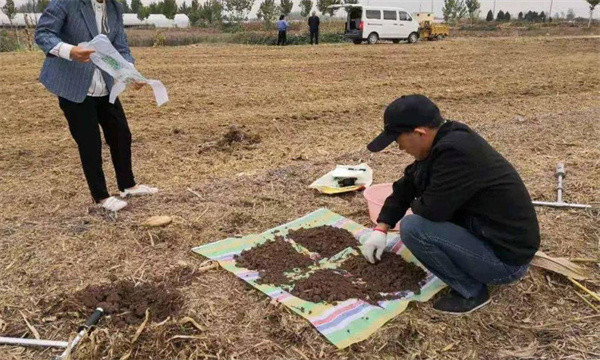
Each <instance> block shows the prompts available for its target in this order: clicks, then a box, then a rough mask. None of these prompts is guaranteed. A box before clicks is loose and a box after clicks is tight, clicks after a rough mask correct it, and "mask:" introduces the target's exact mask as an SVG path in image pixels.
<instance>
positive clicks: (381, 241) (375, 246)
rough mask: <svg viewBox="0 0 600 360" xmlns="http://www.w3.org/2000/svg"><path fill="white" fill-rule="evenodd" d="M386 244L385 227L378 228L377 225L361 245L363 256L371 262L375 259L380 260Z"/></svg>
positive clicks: (373, 262)
mask: <svg viewBox="0 0 600 360" xmlns="http://www.w3.org/2000/svg"><path fill="white" fill-rule="evenodd" d="M386 244H387V229H385V230H384V229H380V228H379V226H378V227H376V228H375V229H373V232H372V233H371V235H370V236H369V238H368V239H367V241H365V243H364V244H363V245H362V247H361V252H362V254H363V256H364V257H365V258H366V259H367V260H368V261H369V262H370V263H371V264H375V259H377V260H381V255H382V254H383V250H385V246H386Z"/></svg>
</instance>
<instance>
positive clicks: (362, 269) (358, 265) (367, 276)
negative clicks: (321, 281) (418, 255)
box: [342, 252, 427, 299]
mask: <svg viewBox="0 0 600 360" xmlns="http://www.w3.org/2000/svg"><path fill="white" fill-rule="evenodd" d="M342 269H344V270H346V271H348V272H350V273H351V274H352V275H354V276H355V277H358V278H360V279H361V280H362V281H364V282H365V283H366V284H367V285H368V287H369V290H370V291H371V293H372V294H373V296H375V294H378V293H394V292H399V291H407V290H408V291H412V292H414V293H415V294H419V293H420V290H421V286H420V285H419V284H420V283H421V282H422V281H423V280H424V279H425V277H426V276H427V273H425V271H423V269H421V268H420V267H418V266H417V265H415V264H412V263H409V262H407V261H406V260H404V259H403V258H402V257H401V256H398V255H396V254H393V253H389V252H385V253H383V255H382V256H381V261H378V262H377V263H376V264H371V263H369V262H368V261H367V260H366V259H365V258H364V257H362V256H353V257H351V258H349V259H347V260H346V261H345V262H344V263H343V264H342ZM385 298H387V299H389V298H390V297H385Z"/></svg>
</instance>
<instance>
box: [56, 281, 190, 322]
mask: <svg viewBox="0 0 600 360" xmlns="http://www.w3.org/2000/svg"><path fill="white" fill-rule="evenodd" d="M73 298H74V301H75V304H76V310H78V311H80V312H81V313H82V314H87V315H89V314H91V313H92V312H93V311H94V309H96V308H97V307H101V308H102V309H104V312H105V313H106V314H107V315H112V316H111V318H112V321H113V323H114V324H115V325H116V326H118V327H123V326H126V325H131V324H140V323H142V322H143V321H144V319H145V317H146V309H148V308H149V309H150V315H151V319H152V321H155V322H160V321H163V320H165V319H166V318H167V317H169V315H174V314H176V313H177V312H178V310H179V309H180V308H181V305H182V303H183V299H182V296H181V293H180V292H179V291H177V290H176V289H174V288H172V287H170V286H167V285H165V284H151V283H145V284H139V285H138V286H135V283H134V282H133V281H125V280H122V281H118V282H116V283H112V284H109V285H101V286H88V287H87V288H85V289H83V290H81V291H79V292H77V293H75V294H74V296H73ZM67 306H68V305H67ZM67 310H68V309H67Z"/></svg>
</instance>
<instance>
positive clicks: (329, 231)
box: [288, 225, 359, 257]
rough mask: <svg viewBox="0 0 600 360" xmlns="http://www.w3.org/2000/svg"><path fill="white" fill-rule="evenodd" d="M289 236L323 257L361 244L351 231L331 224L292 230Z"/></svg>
mask: <svg viewBox="0 0 600 360" xmlns="http://www.w3.org/2000/svg"><path fill="white" fill-rule="evenodd" d="M288 237H289V238H291V239H293V240H294V241H295V242H297V243H298V244H300V245H302V246H304V247H305V248H307V249H308V250H310V251H311V252H316V253H319V254H320V255H321V256H323V257H330V256H332V255H335V254H337V253H338V252H340V251H342V250H344V249H346V248H348V247H355V248H356V247H358V245H359V242H358V241H357V240H356V239H355V238H354V235H352V233H351V232H350V231H348V230H346V229H340V228H337V227H334V226H329V225H324V226H318V227H314V228H308V229H306V228H300V229H298V230H291V231H290V232H289V233H288Z"/></svg>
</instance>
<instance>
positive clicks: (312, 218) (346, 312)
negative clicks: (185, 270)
mask: <svg viewBox="0 0 600 360" xmlns="http://www.w3.org/2000/svg"><path fill="white" fill-rule="evenodd" d="M321 225H331V226H335V227H339V228H343V229H346V230H348V231H350V232H351V233H352V234H354V236H355V237H356V238H357V239H358V241H360V242H361V243H362V242H363V241H365V240H366V238H367V237H368V235H369V234H370V232H371V231H372V230H371V229H368V228H366V227H364V226H362V225H360V224H357V223H355V222H354V221H352V220H349V219H347V218H345V217H343V216H341V215H338V214H336V213H334V212H332V211H330V210H328V209H325V208H322V209H319V210H317V211H315V212H312V213H310V214H308V215H306V216H304V217H301V218H299V219H297V220H294V221H292V222H289V223H287V224H284V225H281V226H278V227H276V228H273V229H270V230H267V231H265V232H264V233H262V234H252V235H248V236H245V237H242V238H228V239H224V240H221V241H217V242H215V243H210V244H207V245H203V246H198V247H195V248H193V249H192V251H194V252H195V253H197V254H200V255H203V256H206V257H207V258H209V259H211V260H216V261H218V262H219V264H220V265H221V266H222V267H223V268H224V269H225V270H227V271H230V272H232V273H233V274H234V275H235V276H237V277H239V278H240V279H242V280H244V281H246V282H247V283H249V284H250V285H252V286H254V287H255V288H257V289H258V290H260V291H262V292H263V293H265V294H266V295H268V296H269V297H271V298H273V299H275V300H276V301H279V302H280V303H282V304H284V305H285V306H287V307H288V308H290V309H291V310H292V311H293V312H295V313H296V314H298V315H300V316H302V317H303V318H305V319H306V320H308V321H310V323H311V324H312V325H313V326H314V327H315V328H316V329H317V330H318V331H319V332H320V333H321V334H323V336H325V337H326V338H327V340H329V341H330V342H331V343H332V344H334V345H335V346H337V347H338V348H339V349H343V348H345V347H347V346H349V345H351V344H354V343H356V342H359V341H362V340H365V339H366V338H368V337H369V336H370V335H371V334H373V333H374V332H375V331H377V329H379V328H380V327H381V326H383V325H384V324H385V323H386V322H388V321H389V320H391V319H393V318H394V317H396V316H397V315H398V314H400V313H402V312H403V311H404V310H405V309H406V307H407V306H408V303H409V302H410V301H420V302H424V301H427V300H429V299H431V297H433V296H434V295H435V294H436V293H437V292H438V291H440V290H441V289H443V288H444V287H445V286H446V285H445V284H444V283H443V282H442V281H441V280H439V279H438V278H437V277H435V276H434V275H432V274H431V273H429V272H427V277H426V280H425V282H424V284H423V285H422V287H421V292H420V294H419V295H415V294H414V293H412V292H407V293H405V294H402V297H401V298H400V299H397V300H389V301H381V302H379V306H374V305H371V304H369V303H366V302H364V301H362V300H356V299H349V300H346V301H344V302H339V303H337V304H336V305H332V304H324V303H313V302H310V301H306V300H302V299H300V298H297V297H295V296H293V295H291V294H290V293H288V292H287V291H286V290H285V289H282V288H279V287H275V286H270V285H261V284H257V283H256V280H257V279H258V278H259V275H258V272H257V271H251V270H247V269H244V268H238V267H236V266H235V260H234V258H233V257H234V255H237V254H239V253H241V252H242V251H243V250H246V249H249V248H251V247H253V246H255V245H257V244H261V243H264V242H265V241H268V240H272V239H273V238H274V237H275V236H278V235H279V236H285V235H286V234H287V232H288V231H289V230H293V229H298V228H301V227H304V228H308V227H316V226H321ZM390 236H393V239H389V240H388V248H387V251H391V252H393V253H396V254H397V255H399V256H402V258H404V259H405V260H406V261H409V262H412V263H415V264H417V265H419V266H421V267H422V265H421V264H420V263H419V262H418V261H417V260H416V259H415V257H414V256H413V255H412V254H411V253H410V251H409V250H408V249H407V248H406V247H405V246H404V245H403V244H402V242H401V241H400V236H398V235H390ZM295 247H296V248H297V249H299V250H300V251H310V249H304V250H303V249H302V248H301V247H300V246H299V245H295ZM351 253H354V254H357V252H356V250H353V249H352V248H347V249H345V250H343V251H341V252H340V253H338V254H336V255H334V256H332V257H330V258H325V259H322V260H320V261H319V263H318V267H320V268H336V267H338V266H339V265H340V264H341V263H342V262H343V260H344V259H345V258H347V257H348V256H349V255H350V254H351Z"/></svg>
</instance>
